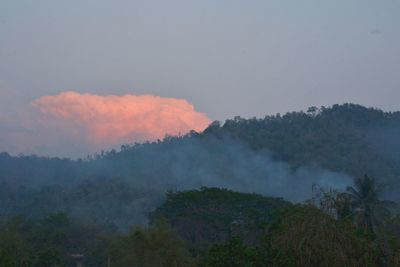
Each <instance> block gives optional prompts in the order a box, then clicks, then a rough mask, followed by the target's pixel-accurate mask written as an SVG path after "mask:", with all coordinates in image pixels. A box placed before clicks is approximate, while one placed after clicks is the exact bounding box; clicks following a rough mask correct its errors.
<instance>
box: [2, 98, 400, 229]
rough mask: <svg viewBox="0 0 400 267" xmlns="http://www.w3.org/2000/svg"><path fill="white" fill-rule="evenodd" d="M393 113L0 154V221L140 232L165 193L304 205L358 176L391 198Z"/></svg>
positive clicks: (341, 112)
mask: <svg viewBox="0 0 400 267" xmlns="http://www.w3.org/2000/svg"><path fill="white" fill-rule="evenodd" d="M398 136H400V113H399V112H394V113H388V112H383V111H381V110H377V109H370V108H365V107H362V106H359V105H353V104H345V105H335V106H333V107H330V108H320V109H317V108H310V109H309V110H308V112H292V113H287V114H285V115H282V116H281V115H276V116H267V117H265V118H263V119H248V120H246V119H241V118H239V117H237V118H235V119H233V120H227V121H226V122H225V123H224V124H219V123H213V124H212V125H210V127H208V128H207V129H206V130H205V131H204V133H201V134H198V133H191V134H188V135H185V136H180V137H167V138H165V139H164V140H162V141H157V142H149V143H144V144H133V145H125V146H123V147H122V148H121V150H120V151H114V150H113V151H108V152H103V153H100V154H98V155H93V156H90V157H88V158H85V159H80V160H71V159H58V158H46V157H38V156H23V155H21V156H17V157H13V156H10V155H8V154H7V153H1V154H0V185H1V186H0V191H1V194H0V198H1V202H0V215H1V216H0V219H1V220H6V219H7V218H9V217H11V216H14V215H18V214H25V215H26V216H27V217H28V218H32V219H40V218H42V217H43V216H46V215H48V214H51V213H54V212H58V211H63V212H67V213H68V214H69V215H71V216H72V217H73V218H81V219H84V220H86V221H101V223H105V224H107V223H112V224H115V225H117V226H118V227H120V228H123V229H125V230H126V229H127V228H128V227H129V226H130V225H132V224H142V225H143V224H145V223H146V222H147V214H148V213H150V212H151V211H152V210H154V208H155V207H156V206H157V205H159V204H160V203H161V201H162V200H163V199H164V195H165V192H166V191H168V190H186V189H197V188H200V187H201V186H208V187H223V188H229V189H232V190H235V191H242V192H257V193H260V194H264V195H268V196H274V197H284V198H286V199H288V200H291V201H304V200H305V199H307V198H310V197H311V188H312V185H313V184H320V185H321V186H333V187H336V188H338V189H341V190H343V189H345V188H346V186H348V185H350V184H351V182H352V178H351V176H353V177H361V176H363V175H364V174H368V175H370V176H372V177H375V178H376V179H377V180H378V181H379V182H383V183H384V184H385V185H386V188H385V191H384V192H385V193H386V194H387V196H388V197H389V198H391V199H394V200H399V199H400V195H399V194H398V192H397V188H398V186H400V179H399V178H398V177H400V152H399V151H400V141H399V138H398Z"/></svg>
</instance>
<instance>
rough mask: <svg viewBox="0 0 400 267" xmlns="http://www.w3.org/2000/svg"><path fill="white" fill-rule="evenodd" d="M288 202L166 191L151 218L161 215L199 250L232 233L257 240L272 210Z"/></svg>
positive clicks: (211, 191)
mask: <svg viewBox="0 0 400 267" xmlns="http://www.w3.org/2000/svg"><path fill="white" fill-rule="evenodd" d="M290 205H291V204H290V203H289V202H287V201H284V200H282V199H280V198H270V197H263V196H260V195H257V194H245V193H238V192H233V191H230V190H226V189H218V188H202V189H200V190H188V191H183V192H170V193H168V194H167V199H166V201H165V203H164V204H163V205H162V206H160V207H159V208H157V210H156V211H155V212H153V214H152V218H153V221H154V220H155V219H157V218H165V219H166V220H167V221H168V223H169V224H170V225H171V226H172V228H173V229H175V230H176V231H177V232H178V233H179V235H180V236H181V237H182V238H183V239H184V240H185V241H187V242H188V243H190V244H191V246H192V249H195V250H198V249H200V250H202V249H205V248H207V247H208V245H209V244H211V243H214V242H223V241H227V240H229V239H230V238H232V237H234V236H240V237H241V238H242V239H244V241H245V242H246V243H257V241H258V239H259V237H260V235H261V234H262V233H263V231H264V229H265V225H266V224H267V223H268V222H269V221H270V220H271V219H272V217H273V216H274V213H275V212H276V211H277V210H279V209H281V208H283V207H287V206H290Z"/></svg>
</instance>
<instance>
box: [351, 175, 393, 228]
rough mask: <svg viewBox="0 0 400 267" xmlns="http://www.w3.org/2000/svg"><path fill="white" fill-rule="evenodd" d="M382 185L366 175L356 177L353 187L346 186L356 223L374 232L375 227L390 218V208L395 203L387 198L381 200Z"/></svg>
mask: <svg viewBox="0 0 400 267" xmlns="http://www.w3.org/2000/svg"><path fill="white" fill-rule="evenodd" d="M382 189H383V185H382V184H378V183H377V181H376V180H375V179H374V178H371V177H369V176H367V175H365V176H364V177H360V178H356V179H355V180H354V187H352V186H349V187H347V192H348V193H349V196H350V201H351V206H352V208H353V215H354V218H355V221H356V223H357V224H358V225H359V226H360V227H361V228H362V229H364V230H367V231H369V232H371V233H375V230H376V227H377V226H379V225H380V224H381V222H382V221H384V220H385V219H388V218H390V216H391V211H390V208H391V207H394V206H395V205H396V203H395V202H393V201H389V200H381V199H380V197H381V194H382Z"/></svg>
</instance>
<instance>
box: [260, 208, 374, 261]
mask: <svg viewBox="0 0 400 267" xmlns="http://www.w3.org/2000/svg"><path fill="white" fill-rule="evenodd" d="M264 248H265V250H266V251H267V252H266V253H265V254H266V255H267V257H266V259H267V260H268V261H269V264H270V265H269V266H278V267H279V266H285V267H286V266H293V267H297V266H298V267H300V266H308V267H317V266H318V267H320V266H324V267H328V266H360V267H361V266H363V267H365V266H377V264H378V252H377V250H376V247H375V245H374V244H373V242H371V241H370V240H368V239H367V238H365V236H364V235H362V234H360V233H359V232H358V231H357V230H356V229H355V227H354V225H353V224H351V223H349V222H347V221H339V220H336V219H335V218H333V217H332V216H330V215H329V214H326V213H325V212H324V211H322V210H320V209H319V208H317V207H315V206H313V205H297V206H295V207H293V208H289V209H287V210H285V211H282V214H281V215H280V216H279V219H278V220H277V221H276V222H274V223H272V224H271V225H270V226H269V228H268V231H267V234H266V238H265V243H264Z"/></svg>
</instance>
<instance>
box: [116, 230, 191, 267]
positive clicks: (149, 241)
mask: <svg viewBox="0 0 400 267" xmlns="http://www.w3.org/2000/svg"><path fill="white" fill-rule="evenodd" d="M109 251H110V252H109V253H110V263H111V265H112V266H115V267H126V266H141V267H158V266H159V267H190V266H195V260H194V259H193V258H192V257H191V256H190V254H189V252H188V251H187V250H186V249H185V247H184V244H183V242H182V241H181V240H180V238H179V237H178V235H177V234H176V233H174V232H173V231H172V230H171V229H170V228H169V227H168V226H167V225H166V224H165V223H158V224H156V225H154V226H151V227H149V228H135V229H132V231H131V232H130V233H129V234H128V235H124V236H121V237H120V238H118V239H116V240H114V241H113V242H112V245H111V248H110V250H109Z"/></svg>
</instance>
